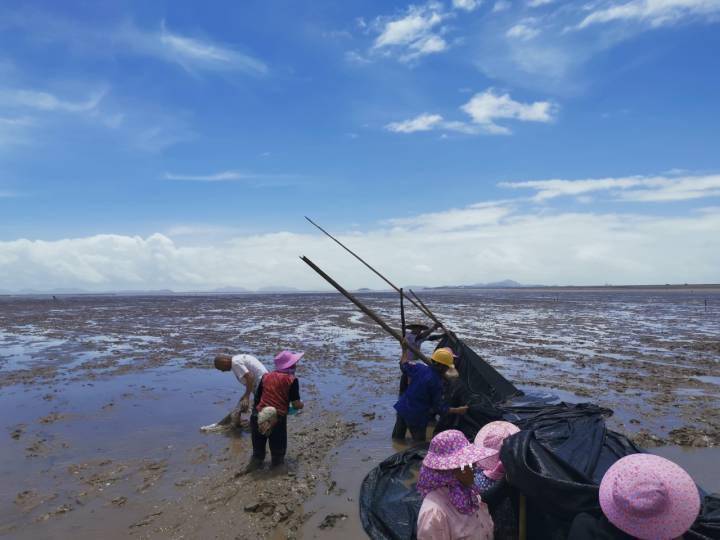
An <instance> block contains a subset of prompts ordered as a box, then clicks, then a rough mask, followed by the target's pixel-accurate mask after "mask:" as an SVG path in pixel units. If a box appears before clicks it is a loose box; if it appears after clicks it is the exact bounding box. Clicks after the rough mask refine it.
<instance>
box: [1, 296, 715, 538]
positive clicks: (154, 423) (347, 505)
mask: <svg viewBox="0 0 720 540" xmlns="http://www.w3.org/2000/svg"><path fill="white" fill-rule="evenodd" d="M703 294H709V293H703ZM713 294H714V296H713V295H711V299H710V306H711V309H710V310H709V311H708V312H705V311H704V306H703V305H702V304H703V302H702V300H703V297H699V296H697V295H695V294H686V293H676V292H674V293H656V292H632V291H626V292H611V293H610V292H562V293H556V294H549V293H547V292H527V291H503V292H496V291H484V292H483V291H480V292H469V291H462V292H454V291H444V292H428V293H423V296H424V298H425V300H426V301H427V303H428V305H429V306H430V307H431V309H433V310H434V311H435V312H436V313H437V315H438V316H439V317H440V318H441V319H442V320H443V321H445V323H446V324H447V325H448V326H449V327H450V328H452V329H453V330H455V331H456V333H457V334H458V335H459V336H460V337H462V338H464V339H466V341H467V343H468V344H469V345H471V346H472V347H473V348H474V349H475V350H476V351H477V352H479V353H480V354H482V355H483V356H485V357H486V358H487V359H488V360H489V361H490V362H491V363H492V364H493V365H495V366H496V367H497V368H498V369H499V370H500V371H501V372H502V373H503V374H504V375H505V376H506V377H508V378H509V379H511V380H513V381H514V382H516V383H517V384H518V385H519V386H520V387H521V388H523V389H525V390H527V391H528V392H538V391H541V392H550V393H553V394H555V395H558V396H559V397H560V398H561V399H564V400H567V401H575V402H577V401H592V402H596V403H598V404H600V405H602V406H605V407H609V408H612V409H614V410H615V415H614V416H613V417H612V418H611V419H610V421H609V424H610V426H611V427H612V428H613V429H617V430H619V431H622V432H625V433H628V434H630V435H634V434H640V435H642V436H643V437H645V439H644V443H645V442H647V441H648V440H649V439H648V438H647V436H646V435H643V434H642V433H641V432H642V431H643V430H644V431H646V432H647V433H649V434H650V435H652V436H653V437H655V438H656V439H657V440H656V441H655V439H653V440H654V441H655V443H656V444H657V443H659V444H661V445H662V446H661V447H659V448H653V449H652V450H653V451H656V452H658V453H660V454H663V455H667V456H668V457H671V458H672V459H674V460H676V461H678V462H679V463H680V464H681V465H683V466H685V467H686V468H687V469H688V470H689V471H690V472H691V474H693V475H694V476H695V478H696V479H697V480H698V481H699V483H700V484H701V485H702V486H703V487H704V488H705V489H707V490H710V491H718V490H720V478H718V477H717V475H716V474H715V472H717V467H716V466H715V463H717V459H718V457H720V456H719V455H718V453H717V449H716V448H711V447H705V448H692V449H688V448H684V449H683V448H680V447H679V446H678V445H677V444H674V443H673V442H672V441H673V440H676V439H677V436H676V435H673V430H677V429H678V428H688V429H691V430H694V431H692V433H690V435H689V436H688V437H686V439H687V440H688V441H691V442H692V444H696V443H697V441H699V443H698V444H701V445H704V446H707V445H708V444H714V445H717V444H720V426H719V425H718V419H717V417H716V414H715V411H716V410H717V407H718V406H720V386H719V385H720V295H718V294H717V293H713ZM361 297H362V298H363V300H364V301H366V302H367V303H368V304H369V305H370V306H371V307H372V308H373V309H375V310H376V311H377V312H378V313H380V314H381V315H382V316H384V317H386V319H387V320H388V321H389V322H390V323H391V324H392V325H394V326H396V327H397V326H398V325H399V316H398V313H397V309H398V302H397V299H396V297H395V295H390V294H363V295H361ZM415 318H419V315H418V313H417V312H413V311H411V310H409V311H408V316H407V319H408V321H412V320H414V319H415ZM281 348H291V349H304V350H305V351H306V357H305V359H304V361H303V371H302V373H301V378H302V381H303V384H304V385H305V386H304V387H303V388H304V396H303V397H305V398H306V399H309V400H310V403H311V404H312V405H313V406H315V407H316V408H315V409H314V411H315V412H313V409H312V408H311V409H310V411H308V415H306V416H305V417H304V418H301V419H300V421H299V422H300V424H302V425H305V424H307V425H310V426H312V425H313V422H314V421H315V417H314V416H313V415H317V417H318V418H319V417H320V415H321V413H322V414H325V413H328V412H331V413H333V414H334V413H337V414H340V415H342V416H343V417H344V418H345V419H346V421H348V422H352V423H355V424H357V426H358V427H357V434H356V436H355V437H353V438H351V439H349V440H348V441H346V442H343V443H341V444H340V446H338V447H337V448H335V450H333V451H331V453H330V455H328V456H327V463H323V468H327V467H329V470H330V473H329V477H328V478H327V479H324V477H323V479H320V478H319V481H320V483H319V484H318V487H317V490H316V495H315V496H314V497H311V498H310V499H309V500H308V501H307V502H306V504H305V508H304V509H303V510H302V512H306V513H310V512H314V513H313V514H312V515H311V516H310V517H309V518H308V519H307V520H306V523H305V525H304V527H303V530H302V534H303V535H304V536H307V537H316V536H317V537H323V536H325V537H330V536H333V537H337V535H339V534H342V535H344V536H348V537H350V538H353V537H355V536H357V535H358V534H361V532H360V530H359V523H358V518H357V500H356V498H357V490H358V487H359V485H360V481H361V480H362V478H363V477H364V475H365V474H366V473H367V471H369V470H370V468H372V466H374V464H376V463H378V462H380V461H381V460H382V459H384V458H385V457H387V456H388V455H389V454H391V453H392V452H393V451H395V450H397V449H398V448H399V447H397V446H393V445H392V444H391V442H390V441H389V433H390V431H391V429H392V423H393V421H394V414H393V411H392V404H393V402H394V399H395V393H396V390H397V377H398V375H397V364H396V362H397V358H398V355H399V348H398V346H397V343H395V342H394V341H393V340H392V338H389V337H388V336H386V335H384V334H383V333H382V331H381V330H380V329H378V328H377V327H376V326H375V325H374V324H373V323H372V322H371V321H369V320H368V319H367V318H366V317H365V316H363V315H362V314H360V313H358V312H357V311H356V310H354V308H353V307H352V306H351V305H349V304H348V303H347V301H346V300H345V299H344V298H342V297H340V296H339V295H329V294H309V295H265V296H262V295H242V296H213V297H202V296H193V297H60V300H59V301H57V302H52V301H49V300H47V299H30V298H0V387H1V388H2V394H0V428H2V430H3V431H4V432H5V435H3V436H5V437H7V439H6V442H5V443H4V444H3V445H0V480H1V485H0V534H2V533H3V531H4V532H5V533H6V534H8V535H11V536H13V537H20V538H37V537H43V536H50V535H51V533H50V531H52V535H54V536H62V537H68V536H74V537H76V538H78V539H81V538H94V537H97V536H100V535H102V536H103V537H109V538H112V537H115V536H117V537H126V536H127V534H128V533H129V532H130V533H132V534H135V533H137V534H140V535H141V536H142V535H143V534H148V533H147V532H145V531H149V530H151V529H150V528H149V527H150V525H148V526H146V527H145V526H143V527H136V528H132V525H133V524H136V523H138V522H142V520H143V518H144V517H145V516H147V515H148V514H151V513H152V512H151V511H152V510H153V509H155V508H165V507H164V506H163V504H166V503H167V502H168V501H173V500H178V501H180V507H182V505H183V504H184V503H183V502H182V501H184V500H185V498H186V495H185V493H186V490H187V489H188V486H189V485H190V484H192V483H195V482H197V481H198V479H203V478H210V479H212V478H214V475H216V474H218V472H219V471H222V470H226V469H228V468H230V469H231V470H232V469H233V468H235V469H237V468H240V467H241V466H242V464H244V462H245V460H246V459H247V455H248V452H249V440H248V437H247V435H246V434H230V435H219V434H212V435H207V434H202V433H200V432H199V429H198V428H199V427H200V426H201V425H205V424H208V423H211V422H213V421H216V420H218V419H219V418H220V417H222V416H223V415H224V413H225V412H227V410H228V409H229V408H230V407H231V406H232V405H233V404H234V403H235V402H236V401H237V397H238V394H239V391H240V390H239V386H238V384H237V382H236V381H235V380H234V378H233V377H232V375H231V374H223V373H219V372H217V371H214V370H212V369H208V368H209V362H210V358H211V357H212V354H214V353H216V352H219V351H232V352H240V351H241V352H249V353H252V354H255V355H256V356H258V357H259V358H260V359H261V360H262V361H264V362H265V363H266V364H268V365H269V364H270V362H271V359H272V356H273V354H274V353H275V352H276V351H277V350H278V349H281ZM303 429H304V428H303ZM15 436H17V438H15ZM703 437H705V438H703ZM693 441H694V442H693ZM291 446H292V443H291ZM290 452H291V453H292V448H291V450H290ZM297 473H298V474H305V473H304V472H303V471H301V470H300V469H297ZM333 482H335V484H334V485H333V484H332V483H333ZM26 491H30V492H32V493H31V494H29V495H22V494H23V492H26ZM123 499H125V500H123ZM59 509H60V510H63V509H64V510H63V511H60V512H58V510H59ZM158 511H159V510H158ZM165 512H166V513H167V510H165ZM331 513H340V514H346V515H347V516H348V517H347V518H346V519H341V520H339V521H338V522H337V523H336V525H335V526H334V528H328V529H323V530H321V529H318V525H319V524H320V522H321V521H322V520H323V519H324V517H325V516H326V515H328V514H331ZM237 519H240V520H241V521H240V522H241V523H242V519H245V517H244V515H243V513H242V512H240V513H239V517H238V518H237ZM233 526H237V524H233V523H232V522H228V524H227V527H228V529H227V531H230V530H232V527H233ZM128 527H131V528H130V529H128ZM168 530H169V529H168ZM223 531H224V529H220V530H214V531H210V533H211V534H220V535H222V534H223ZM155 534H156V535H157V534H159V535H160V536H172V534H170V533H167V532H165V533H158V532H156V533H155Z"/></svg>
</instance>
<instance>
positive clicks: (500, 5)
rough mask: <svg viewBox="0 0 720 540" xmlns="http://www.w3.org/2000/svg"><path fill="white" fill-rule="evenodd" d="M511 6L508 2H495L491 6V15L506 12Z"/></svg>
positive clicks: (503, 0)
mask: <svg viewBox="0 0 720 540" xmlns="http://www.w3.org/2000/svg"><path fill="white" fill-rule="evenodd" d="M511 6H512V4H511V3H510V2H509V1H508V0H497V2H495V4H494V5H493V9H492V11H493V13H500V12H501V11H506V10H508V9H510V7H511Z"/></svg>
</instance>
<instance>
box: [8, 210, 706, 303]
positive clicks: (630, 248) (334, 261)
mask: <svg viewBox="0 0 720 540" xmlns="http://www.w3.org/2000/svg"><path fill="white" fill-rule="evenodd" d="M719 230H720V213H719V212H710V211H708V212H695V213H692V212H691V213H688V214H687V215H684V216H675V217H669V216H667V215H665V214H664V213H660V214H659V215H656V216H653V215H635V214H627V213H617V212H606V213H597V212H592V211H587V212H567V211H559V210H553V211H550V210H548V209H547V208H546V209H543V210H538V211H532V210H526V209H525V210H524V209H523V207H522V206H521V205H518V204H516V203H502V202H497V203H485V204H478V205H472V206H469V207H466V208H456V209H448V210H438V211H437V212H434V213H432V214H424V215H420V216H409V217H403V218H399V219H392V220H388V221H387V222H385V223H382V224H381V225H379V226H378V227H375V228H371V229H368V230H365V231H363V232H358V231H357V230H354V231H353V232H351V233H345V234H343V233H342V232H338V231H334V232H336V233H337V236H338V237H339V239H340V240H341V241H342V242H344V243H346V244H347V245H349V246H351V247H352V248H353V249H354V250H355V251H357V252H358V253H359V254H361V255H364V256H365V257H366V258H367V259H368V260H369V261H370V262H371V264H373V265H375V266H377V267H378V268H381V269H382V271H383V273H386V274H387V275H388V277H390V279H392V280H393V281H395V282H397V283H399V284H403V283H417V284H426V285H442V284H462V283H477V282H482V281H496V280H500V279H505V278H507V277H512V278H513V279H516V280H518V281H521V282H526V283H547V284H601V283H606V282H612V283H628V284H633V283H667V282H678V283H685V282H716V281H717V277H718V274H717V271H718V270H717V269H718V268H720V235H719V234H718V231H719ZM180 232H183V231H180ZM438 253H440V254H442V257H441V258H440V259H438V258H437V257H435V258H432V257H429V256H428V254H438ZM668 253H673V257H670V258H668V257H667V254H668ZM302 254H304V255H307V256H308V257H310V258H311V259H313V260H314V261H315V262H316V263H317V264H319V265H320V266H321V267H322V268H323V269H325V270H326V271H327V272H329V273H330V274H331V275H333V276H334V277H336V278H337V279H338V280H339V281H340V282H341V283H342V284H344V285H345V286H347V287H350V288H354V287H382V286H383V284H382V282H380V281H379V280H377V279H376V278H375V277H374V276H373V275H372V274H371V273H369V272H368V271H367V270H366V269H365V268H364V267H362V265H360V264H358V263H357V261H355V260H354V259H353V258H352V257H349V256H348V255H347V254H346V253H345V252H344V251H343V250H341V249H339V248H337V249H336V248H335V247H334V246H333V245H332V244H331V242H330V241H329V240H328V239H327V238H325V237H324V236H322V235H319V234H315V233H314V232H308V233H307V234H299V233H290V232H275V233H267V234H259V235H244V236H242V235H241V236H236V237H234V238H232V239H231V240H227V241H217V240H216V241H215V242H213V241H210V240H208V239H205V240H204V241H203V242H202V243H200V244H181V243H179V241H178V239H175V238H171V237H169V236H166V235H162V234H153V235H150V236H148V237H145V238H143V237H136V236H124V235H98V236H91V237H85V238H73V239H66V240H57V241H42V240H15V241H5V242H0V289H13V290H17V289H43V290H48V289H53V288H63V287H78V288H84V289H87V290H96V291H99V290H121V289H160V288H172V289H176V290H207V289H212V288H215V287H223V286H238V287H246V288H248V289H257V288H260V287H265V286H277V285H289V286H294V287H298V288H303V289H325V288H327V285H326V284H325V282H324V281H322V280H321V279H320V278H319V277H318V276H316V275H315V274H314V273H313V272H312V271H311V270H310V269H309V268H307V267H306V266H305V265H304V264H303V263H302V262H301V261H300V260H299V259H298V255H302ZM438 260H441V261H442V264H435V262H437V261H438ZM433 261H435V262H433Z"/></svg>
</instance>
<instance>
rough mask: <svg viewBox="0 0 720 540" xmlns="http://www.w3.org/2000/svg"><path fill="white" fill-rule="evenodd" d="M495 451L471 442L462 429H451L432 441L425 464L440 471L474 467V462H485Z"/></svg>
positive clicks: (436, 436) (424, 460)
mask: <svg viewBox="0 0 720 540" xmlns="http://www.w3.org/2000/svg"><path fill="white" fill-rule="evenodd" d="M494 453H495V452H494V451H491V450H489V449H483V448H478V447H477V446H475V445H474V444H470V442H468V440H467V439H466V438H465V435H463V433H462V432H461V431H458V430H456V429H449V430H447V431H443V432H442V433H438V434H437V435H435V437H433V439H432V441H430V448H429V449H428V453H427V455H426V456H425V459H423V465H425V467H428V468H430V469H436V470H440V471H447V470H450V469H459V468H461V467H465V466H469V467H472V466H473V464H474V463H478V462H479V463H483V462H484V461H485V460H486V459H488V457H489V456H491V454H494Z"/></svg>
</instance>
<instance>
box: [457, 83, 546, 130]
mask: <svg viewBox="0 0 720 540" xmlns="http://www.w3.org/2000/svg"><path fill="white" fill-rule="evenodd" d="M462 110H463V111H465V112H466V113H467V114H469V115H470V117H471V118H472V119H473V122H475V123H477V124H480V125H482V126H483V127H485V128H486V129H487V130H488V131H491V132H492V131H493V130H498V132H500V133H502V132H505V131H506V130H507V128H505V127H503V126H498V125H497V124H495V120H498V119H511V120H519V121H522V122H544V123H547V122H552V121H553V120H554V119H555V115H556V111H557V106H556V105H555V104H553V103H551V102H549V101H535V102H533V103H521V102H519V101H515V100H513V99H512V98H511V97H510V95H509V94H497V93H495V91H494V90H493V89H492V88H490V89H488V90H486V91H485V92H482V93H478V94H475V95H474V96H473V97H472V99H471V100H470V101H468V102H467V103H466V104H465V105H463V106H462Z"/></svg>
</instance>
